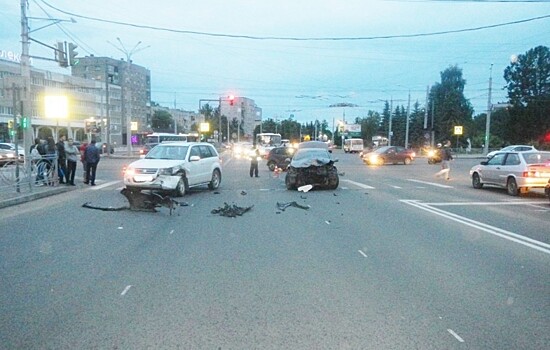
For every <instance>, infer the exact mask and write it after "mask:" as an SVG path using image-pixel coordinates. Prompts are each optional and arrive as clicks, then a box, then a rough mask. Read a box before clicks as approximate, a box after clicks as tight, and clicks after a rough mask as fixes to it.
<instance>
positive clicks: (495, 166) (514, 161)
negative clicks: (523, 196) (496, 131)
mask: <svg viewBox="0 0 550 350" xmlns="http://www.w3.org/2000/svg"><path fill="white" fill-rule="evenodd" d="M470 176H471V178H472V186H473V187H474V188H482V187H483V185H491V186H499V187H503V188H506V190H507V192H508V194H509V195H512V196H517V195H518V193H520V192H521V193H526V192H528V191H529V189H530V188H544V187H545V186H546V184H547V183H548V180H550V152H538V151H537V152H498V153H496V154H495V155H494V156H493V157H492V158H490V159H488V160H486V161H483V162H481V163H480V164H478V165H475V166H473V167H472V168H471V169H470Z"/></svg>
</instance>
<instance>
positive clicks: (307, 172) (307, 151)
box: [285, 144, 339, 190]
mask: <svg viewBox="0 0 550 350" xmlns="http://www.w3.org/2000/svg"><path fill="white" fill-rule="evenodd" d="M310 145H311V144H310ZM306 146H307V145H305V146H304V145H302V147H298V150H297V151H296V153H295V154H294V156H293V157H292V161H291V162H290V164H289V166H288V169H287V170H288V171H287V173H286V177H285V184H286V188H287V189H289V190H295V189H296V188H298V187H300V186H304V185H312V186H314V187H322V188H327V189H336V188H338V184H339V178H338V170H337V169H336V166H334V163H335V162H337V161H338V160H337V159H333V158H332V156H331V154H330V153H329V151H328V149H326V148H318V147H317V148H315V147H314V148H304V147H306Z"/></svg>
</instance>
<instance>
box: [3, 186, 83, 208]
mask: <svg viewBox="0 0 550 350" xmlns="http://www.w3.org/2000/svg"><path fill="white" fill-rule="evenodd" d="M80 187H81V186H79V185H77V186H67V185H64V184H61V185H55V186H39V187H38V186H34V185H33V186H30V188H29V184H28V183H23V184H21V185H20V186H19V192H17V190H16V187H15V185H10V186H0V209H1V208H5V207H10V206H13V205H17V204H21V203H26V202H30V201H33V200H36V199H40V198H44V197H50V196H53V195H56V194H60V193H65V192H69V191H73V190H76V189H78V188H80Z"/></svg>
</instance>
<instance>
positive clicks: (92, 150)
mask: <svg viewBox="0 0 550 350" xmlns="http://www.w3.org/2000/svg"><path fill="white" fill-rule="evenodd" d="M95 142H96V141H95V140H92V142H91V143H90V145H89V146H88V147H86V150H85V151H84V159H85V160H86V180H88V181H85V182H84V183H85V184H88V183H89V184H90V185H91V186H95V173H96V169H97V163H99V159H100V156H99V148H97V147H96V145H95Z"/></svg>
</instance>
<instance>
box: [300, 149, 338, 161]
mask: <svg viewBox="0 0 550 350" xmlns="http://www.w3.org/2000/svg"><path fill="white" fill-rule="evenodd" d="M307 158H330V153H328V151H326V150H324V149H321V148H304V149H301V150H298V152H296V154H295V155H294V158H293V160H302V159H307Z"/></svg>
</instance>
